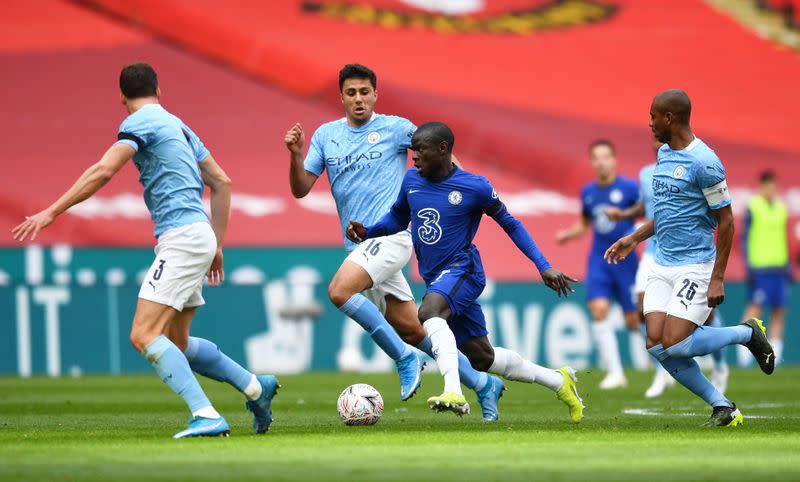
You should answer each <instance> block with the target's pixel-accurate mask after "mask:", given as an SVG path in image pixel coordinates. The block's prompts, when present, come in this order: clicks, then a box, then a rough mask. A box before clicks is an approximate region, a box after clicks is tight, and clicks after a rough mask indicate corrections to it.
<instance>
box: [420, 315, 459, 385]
mask: <svg viewBox="0 0 800 482" xmlns="http://www.w3.org/2000/svg"><path fill="white" fill-rule="evenodd" d="M422 327H423V328H424V329H425V334H427V335H428V338H430V339H431V345H432V346H433V354H434V356H435V357H436V364H437V365H439V371H440V372H441V373H442V376H443V377H444V391H445V392H455V393H456V394H457V395H464V394H463V393H462V392H461V380H460V379H459V377H458V347H456V337H455V336H454V335H453V332H452V331H450V327H449V326H447V322H446V321H445V320H444V319H443V318H438V317H437V318H431V319H429V320H427V321H425V322H424V323H423V324H422Z"/></svg>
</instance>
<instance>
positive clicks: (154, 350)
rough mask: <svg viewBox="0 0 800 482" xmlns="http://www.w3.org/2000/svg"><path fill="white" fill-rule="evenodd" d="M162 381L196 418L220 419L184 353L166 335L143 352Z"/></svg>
mask: <svg viewBox="0 0 800 482" xmlns="http://www.w3.org/2000/svg"><path fill="white" fill-rule="evenodd" d="M142 356H144V357H145V359H147V361H149V362H150V364H151V365H153V368H155V370H156V373H158V376H159V377H161V380H163V381H164V383H166V384H167V386H169V387H170V388H171V389H172V391H174V392H175V393H177V394H178V395H180V396H181V398H183V400H184V401H185V402H186V404H187V405H189V409H190V410H191V411H192V415H193V416H195V417H205V418H219V413H217V411H216V410H214V407H213V406H212V405H211V402H210V401H209V400H208V397H206V394H205V393H203V389H202V388H201V387H200V384H199V383H198V382H197V379H196V378H195V377H194V374H193V373H192V370H191V368H190V367H189V362H188V360H187V359H186V356H184V354H183V352H181V351H180V349H178V347H177V346H175V344H174V343H172V342H171V341H170V340H169V338H167V337H166V336H164V335H161V336H159V337H158V338H156V339H155V340H153V341H152V342H150V344H149V345H147V346H146V347H145V349H144V350H143V351H142Z"/></svg>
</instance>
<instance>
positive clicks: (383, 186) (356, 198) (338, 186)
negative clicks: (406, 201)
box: [304, 114, 417, 251]
mask: <svg viewBox="0 0 800 482" xmlns="http://www.w3.org/2000/svg"><path fill="white" fill-rule="evenodd" d="M416 129H417V127H416V126H415V125H414V124H413V123H411V121H409V120H408V119H404V118H402V117H397V116H392V115H382V114H373V116H372V118H371V119H370V120H369V122H367V123H366V124H364V125H363V126H360V127H350V125H349V124H348V123H347V119H346V118H342V119H339V120H336V121H333V122H328V123H327V124H323V125H321V126H320V128H319V129H317V131H316V132H315V133H314V135H313V136H312V138H311V146H310V147H309V149H308V155H307V156H306V160H305V163H304V165H305V169H306V170H307V171H309V172H311V173H313V174H316V175H317V176H319V175H321V174H322V171H324V170H326V169H327V171H328V180H329V181H330V183H331V193H332V194H333V198H334V199H335V200H336V209H337V210H338V211H339V220H340V221H341V224H342V238H343V239H344V245H345V248H346V249H347V250H348V251H352V250H353V249H355V247H356V244H355V243H353V242H351V241H350V240H349V239H347V237H346V236H345V230H346V229H347V224H348V223H349V222H350V220H351V219H352V220H354V221H360V222H361V223H363V224H364V225H365V226H368V225H371V224H374V223H375V222H377V221H378V220H379V219H380V218H381V217H382V216H383V215H384V214H385V213H386V212H387V211H389V208H391V207H392V204H393V203H394V201H395V199H397V193H398V192H400V185H401V184H402V183H403V176H404V175H405V172H406V164H407V160H408V148H409V147H410V146H411V136H412V135H413V134H414V131H416Z"/></svg>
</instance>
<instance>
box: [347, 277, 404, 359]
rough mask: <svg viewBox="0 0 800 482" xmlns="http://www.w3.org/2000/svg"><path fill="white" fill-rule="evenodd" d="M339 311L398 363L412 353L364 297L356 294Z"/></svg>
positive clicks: (376, 308) (378, 311) (375, 307)
mask: <svg viewBox="0 0 800 482" xmlns="http://www.w3.org/2000/svg"><path fill="white" fill-rule="evenodd" d="M339 311H341V312H342V313H344V314H345V315H347V316H349V317H350V318H352V319H353V320H355V322H356V323H358V324H359V325H361V327H362V328H364V329H365V330H367V332H368V333H369V334H370V336H371V337H372V339H373V340H374V341H375V343H376V344H377V345H378V346H379V347H381V349H382V350H383V351H384V352H385V353H386V354H387V355H389V357H390V358H391V359H392V360H394V361H398V360H400V359H402V358H405V357H406V356H408V355H409V354H411V353H412V351H411V349H410V348H409V347H408V345H406V344H405V343H404V342H403V340H402V339H401V338H400V336H399V335H398V334H397V332H396V331H394V329H393V328H392V327H391V326H390V325H389V322H388V321H386V318H384V317H383V315H382V314H381V312H380V310H378V307H377V306H375V305H374V304H373V303H372V302H370V301H369V300H368V299H367V298H366V297H365V296H364V295H362V294H360V293H356V294H354V295H353V296H351V297H350V299H349V300H347V302H346V303H345V304H343V305H342V306H340V307H339Z"/></svg>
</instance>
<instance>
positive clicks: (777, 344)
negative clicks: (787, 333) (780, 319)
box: [769, 338, 783, 365]
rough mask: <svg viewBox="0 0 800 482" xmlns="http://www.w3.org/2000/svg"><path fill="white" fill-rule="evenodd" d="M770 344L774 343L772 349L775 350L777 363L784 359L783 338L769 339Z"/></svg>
mask: <svg viewBox="0 0 800 482" xmlns="http://www.w3.org/2000/svg"><path fill="white" fill-rule="evenodd" d="M769 344H770V345H772V349H773V350H774V351H775V364H776V365H777V364H778V363H780V362H782V361H783V340H779V339H777V338H773V339H771V340H769Z"/></svg>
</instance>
